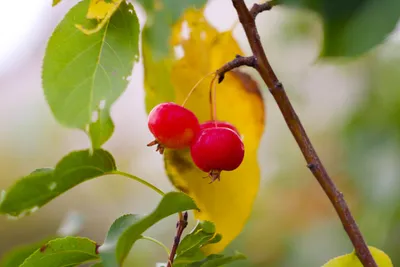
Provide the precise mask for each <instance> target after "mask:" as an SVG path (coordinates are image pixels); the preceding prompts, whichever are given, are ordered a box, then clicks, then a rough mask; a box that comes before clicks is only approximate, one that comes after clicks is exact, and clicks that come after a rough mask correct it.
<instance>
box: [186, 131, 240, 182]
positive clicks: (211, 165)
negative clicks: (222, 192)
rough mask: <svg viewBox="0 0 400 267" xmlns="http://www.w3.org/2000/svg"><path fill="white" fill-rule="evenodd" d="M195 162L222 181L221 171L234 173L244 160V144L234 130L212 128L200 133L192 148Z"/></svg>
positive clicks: (211, 175)
mask: <svg viewBox="0 0 400 267" xmlns="http://www.w3.org/2000/svg"><path fill="white" fill-rule="evenodd" d="M190 153H191V155H192V159H193V162H194V163H195V164H196V166H197V167H198V168H199V169H201V170H202V171H204V172H207V173H208V174H209V176H210V177H211V182H213V181H215V180H219V179H220V173H221V171H233V170H235V169H236V168H238V167H239V166H240V164H241V163H242V161H243V158H244V144H243V142H242V140H240V137H239V135H237V134H236V133H235V132H234V131H233V130H231V129H229V128H226V127H212V128H207V129H203V130H201V131H200V132H199V134H198V135H197V137H196V140H195V141H194V142H193V144H192V145H191V148H190Z"/></svg>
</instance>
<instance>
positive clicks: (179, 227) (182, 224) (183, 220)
mask: <svg viewBox="0 0 400 267" xmlns="http://www.w3.org/2000/svg"><path fill="white" fill-rule="evenodd" d="M187 225H188V213H187V212H185V213H184V214H183V215H182V213H179V221H178V223H177V224H176V235H175V238H174V243H173V245H172V249H171V253H170V254H169V259H168V264H167V267H172V264H173V263H174V258H175V254H176V250H177V249H178V246H179V243H180V242H181V237H182V234H183V230H185V228H186V226H187Z"/></svg>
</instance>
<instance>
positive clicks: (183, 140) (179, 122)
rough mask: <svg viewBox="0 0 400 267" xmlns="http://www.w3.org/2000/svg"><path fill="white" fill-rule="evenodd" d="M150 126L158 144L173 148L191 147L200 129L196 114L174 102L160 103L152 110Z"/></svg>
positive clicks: (149, 119) (149, 120)
mask: <svg viewBox="0 0 400 267" xmlns="http://www.w3.org/2000/svg"><path fill="white" fill-rule="evenodd" d="M148 127H149V129H150V132H151V133H152V134H153V135H154V137H155V138H156V142H157V143H158V144H160V145H162V146H163V147H166V148H172V149H182V148H186V147H189V146H190V145H191V143H192V142H193V141H194V138H195V137H196V135H197V134H198V132H199V131H200V124H199V120H198V119H197V117H196V115H195V114H194V113H193V112H192V111H190V110H188V109H187V108H184V107H182V106H180V105H177V104H175V103H172V102H167V103H162V104H159V105H157V106H155V107H154V108H153V109H152V110H151V111H150V113H149V118H148Z"/></svg>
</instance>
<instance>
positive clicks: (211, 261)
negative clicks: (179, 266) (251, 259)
mask: <svg viewBox="0 0 400 267" xmlns="http://www.w3.org/2000/svg"><path fill="white" fill-rule="evenodd" d="M245 259H246V256H245V255H243V254H241V253H239V252H236V253H235V255H233V256H224V255H220V254H211V255H209V256H208V257H207V258H205V259H204V260H202V261H199V262H194V263H191V264H189V265H187V267H200V266H201V267H217V266H223V265H225V264H228V263H231V262H234V261H238V260H245Z"/></svg>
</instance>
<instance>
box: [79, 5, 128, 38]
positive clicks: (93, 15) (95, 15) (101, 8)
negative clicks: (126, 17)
mask: <svg viewBox="0 0 400 267" xmlns="http://www.w3.org/2000/svg"><path fill="white" fill-rule="evenodd" d="M121 2H122V0H91V1H90V5H89V9H88V12H87V14H86V18H88V19H96V20H98V21H99V23H98V24H97V26H96V27H94V28H92V29H87V28H85V27H84V26H82V25H81V24H76V25H75V26H76V27H77V28H78V29H80V30H81V31H82V32H83V33H85V34H88V35H90V34H94V33H97V32H98V31H100V30H101V29H102V28H103V27H104V26H106V24H107V23H108V21H109V20H110V18H111V17H112V15H113V14H114V13H115V12H116V11H117V10H118V7H119V5H120V4H121Z"/></svg>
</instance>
